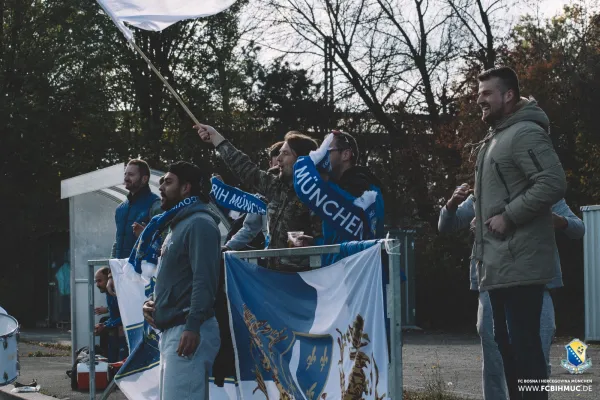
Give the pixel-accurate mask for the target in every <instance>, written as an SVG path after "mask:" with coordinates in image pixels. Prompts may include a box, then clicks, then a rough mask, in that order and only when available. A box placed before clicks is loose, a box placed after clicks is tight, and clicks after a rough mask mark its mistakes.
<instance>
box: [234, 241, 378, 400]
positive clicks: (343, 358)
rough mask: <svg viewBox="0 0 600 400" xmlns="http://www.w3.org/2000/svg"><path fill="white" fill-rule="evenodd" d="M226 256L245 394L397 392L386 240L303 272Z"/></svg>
mask: <svg viewBox="0 0 600 400" xmlns="http://www.w3.org/2000/svg"><path fill="white" fill-rule="evenodd" d="M225 257H226V258H225V264H226V280H227V295H228V298H229V307H230V318H231V326H232V331H233V332H234V338H233V342H234V347H235V352H236V368H237V372H238V376H239V378H240V382H239V391H240V398H241V399H243V400H249V399H257V400H258V399H260V400H264V399H265V398H271V399H296V400H300V399H306V400H317V399H319V400H320V399H350V398H357V399H358V398H360V399H373V400H375V399H377V400H381V399H388V398H390V394H389V392H388V351H387V342H386V332H385V320H384V307H383V289H382V272H381V270H382V267H381V250H380V248H379V246H373V247H371V248H369V249H367V250H365V251H362V252H360V253H358V254H355V255H353V256H350V257H347V258H344V259H343V260H341V261H339V262H337V263H335V264H333V265H331V266H328V267H324V268H320V269H317V270H312V271H308V272H299V273H282V272H278V271H274V270H269V269H265V268H260V267H258V266H257V265H254V264H250V263H247V262H244V261H241V260H239V259H237V258H235V257H234V256H233V255H231V254H227V253H226V255H225Z"/></svg>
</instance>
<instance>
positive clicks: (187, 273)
mask: <svg viewBox="0 0 600 400" xmlns="http://www.w3.org/2000/svg"><path fill="white" fill-rule="evenodd" d="M209 176H210V175H209V174H208V171H205V170H201V169H200V168H198V167H197V166H195V165H193V164H190V163H187V162H182V161H180V162H177V163H174V164H172V165H171V166H170V167H169V170H168V172H167V173H166V175H165V176H164V181H163V183H162V184H161V186H160V194H161V206H162V208H163V210H172V209H174V208H175V207H180V209H179V210H178V212H177V214H176V215H175V216H174V217H173V219H172V220H171V222H170V225H169V232H168V235H167V237H166V238H165V240H164V243H163V246H162V250H161V258H160V261H159V264H158V272H157V276H156V286H155V289H154V296H153V299H152V300H149V301H147V302H146V303H145V304H144V317H145V318H146V320H147V321H148V322H149V323H150V324H151V325H152V326H153V327H155V328H156V329H159V330H160V331H162V336H161V339H160V383H159V386H160V398H161V399H169V400H170V399H182V400H185V399H194V400H196V399H208V377H209V374H210V372H211V368H212V364H213V362H214V359H215V357H216V356H217V353H218V351H219V346H220V336H219V326H218V324H217V320H216V319H215V311H214V303H215V295H216V291H217V287H218V284H219V260H220V256H221V243H220V242H221V235H220V232H219V229H218V223H219V219H218V217H217V216H216V215H214V214H213V213H212V212H211V211H209V208H208V206H207V203H208V202H209V197H208V193H209Z"/></svg>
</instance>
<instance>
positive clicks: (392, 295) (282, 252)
mask: <svg viewBox="0 0 600 400" xmlns="http://www.w3.org/2000/svg"><path fill="white" fill-rule="evenodd" d="M385 243H386V242H382V243H381V246H382V248H383V249H385V247H386V246H385ZM387 243H388V247H389V248H393V249H397V248H399V247H400V241H399V240H397V239H389V240H387ZM340 250H341V246H340V245H339V244H336V245H328V246H314V247H299V248H290V249H277V250H254V251H232V252H229V254H231V255H233V256H234V257H237V258H239V259H242V260H245V261H248V262H251V263H257V262H258V259H260V258H270V257H309V265H310V267H311V268H320V267H321V255H323V254H339V253H340ZM388 260H389V283H388V284H387V288H386V293H387V303H386V304H387V315H386V317H387V318H388V319H389V320H390V332H389V338H390V343H389V348H390V364H389V366H388V391H389V398H390V399H394V400H402V396H403V393H402V386H403V384H402V382H403V376H402V295H401V290H402V289H401V288H402V286H401V275H400V260H401V259H400V253H395V252H392V253H388ZM88 265H89V285H88V288H89V289H88V290H89V296H88V297H89V313H90V317H89V324H90V325H89V328H90V346H89V347H90V360H94V359H95V337H94V326H95V317H94V272H95V268H96V267H99V266H107V265H108V260H90V261H89V262H88ZM95 390H96V386H95V366H94V363H93V362H90V399H91V400H94V399H95V395H96V391H95Z"/></svg>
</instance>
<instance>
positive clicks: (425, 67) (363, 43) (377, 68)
mask: <svg viewBox="0 0 600 400" xmlns="http://www.w3.org/2000/svg"><path fill="white" fill-rule="evenodd" d="M265 1H266V3H267V5H268V6H269V7H271V8H272V9H273V10H274V13H273V15H272V18H271V19H270V21H269V24H270V26H271V27H275V28H279V29H280V32H285V33H283V34H278V35H277V36H276V37H277V38H278V45H277V46H276V47H278V49H279V50H282V51H285V52H287V53H288V54H289V53H290V52H291V53H294V54H296V53H302V54H305V55H306V54H315V55H317V54H322V53H323V47H324V43H325V42H326V41H327V40H329V41H330V43H332V46H333V49H334V53H335V58H334V64H335V66H336V68H337V70H338V72H339V73H340V74H341V76H342V77H343V78H344V80H345V82H347V84H349V85H350V86H351V87H352V89H353V90H354V91H355V92H356V94H357V95H358V97H359V98H360V99H361V100H362V102H363V103H364V105H365V106H366V107H367V108H368V109H369V110H370V111H371V112H372V113H373V115H374V116H375V118H377V120H378V121H379V122H380V123H381V124H382V125H383V126H384V127H385V128H386V130H387V131H388V132H389V133H390V134H394V135H396V134H402V131H401V129H400V128H399V126H398V124H396V123H394V122H393V120H392V118H391V117H390V116H389V114H388V110H389V108H390V107H392V106H397V105H401V108H402V109H403V110H405V111H407V112H416V113H422V112H425V113H426V114H427V115H428V116H429V118H430V120H431V121H432V122H433V123H434V124H436V123H437V122H438V119H439V115H440V110H441V108H440V104H439V97H440V95H441V92H442V90H441V87H440V85H441V84H443V82H446V79H445V78H444V77H443V76H441V75H440V74H441V73H443V71H444V70H445V69H444V68H443V65H444V64H446V63H449V62H451V61H452V60H453V59H454V58H455V57H456V55H457V54H458V53H457V45H456V44H455V43H454V41H453V30H454V28H455V26H454V25H453V24H452V11H451V9H450V8H449V7H448V6H447V4H446V3H445V2H443V1H442V0H353V1H348V0H265ZM399 10H402V12H400V11H399ZM282 37H285V38H286V39H285V40H284V41H282V40H281V38H282ZM282 43H284V44H283V45H282Z"/></svg>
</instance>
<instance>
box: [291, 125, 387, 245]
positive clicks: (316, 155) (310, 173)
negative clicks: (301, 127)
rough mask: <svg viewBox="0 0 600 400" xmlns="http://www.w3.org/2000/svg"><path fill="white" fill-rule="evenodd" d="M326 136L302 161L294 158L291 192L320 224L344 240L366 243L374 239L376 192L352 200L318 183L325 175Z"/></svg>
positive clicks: (328, 140)
mask: <svg viewBox="0 0 600 400" xmlns="http://www.w3.org/2000/svg"><path fill="white" fill-rule="evenodd" d="M333 138H334V136H333V134H329V135H328V136H327V137H326V138H325V140H324V141H323V143H322V144H321V147H319V149H317V150H316V151H311V152H310V154H309V155H308V156H306V157H298V160H297V161H296V164H294V190H295V191H296V194H297V195H298V197H299V198H300V200H301V201H302V202H303V203H304V204H306V205H307V206H308V208H310V210H311V211H312V212H314V213H315V214H317V215H318V216H319V217H320V218H321V219H322V220H323V221H326V222H327V223H329V224H331V225H332V226H333V227H334V228H335V230H336V231H337V232H338V233H339V234H340V236H341V237H343V238H344V239H345V240H368V239H372V238H374V237H375V225H376V221H377V217H376V215H375V200H376V199H377V192H375V191H372V190H369V191H366V192H364V193H363V194H362V196H361V197H358V198H356V197H354V196H352V195H351V194H349V193H348V192H346V191H344V190H342V189H341V188H339V187H338V186H337V185H335V184H331V183H328V182H326V181H324V180H323V179H321V176H320V174H319V170H320V171H321V172H325V173H327V172H329V171H330V170H331V163H330V161H329V146H330V144H331V142H332V141H333Z"/></svg>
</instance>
